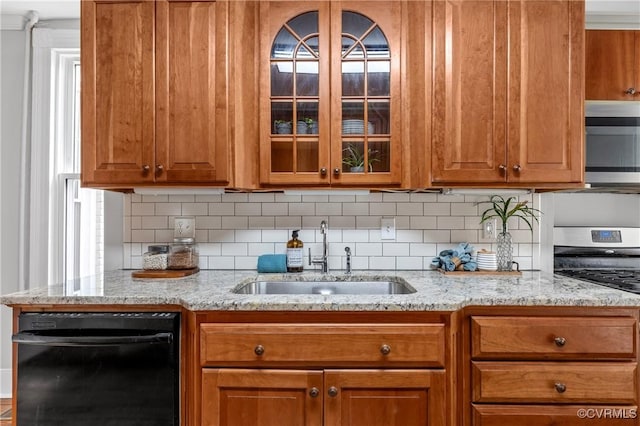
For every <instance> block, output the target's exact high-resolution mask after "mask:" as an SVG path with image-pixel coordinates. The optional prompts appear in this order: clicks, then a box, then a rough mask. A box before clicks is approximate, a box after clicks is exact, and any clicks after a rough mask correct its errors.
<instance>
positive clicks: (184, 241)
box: [169, 238, 199, 269]
mask: <svg viewBox="0 0 640 426" xmlns="http://www.w3.org/2000/svg"><path fill="white" fill-rule="evenodd" d="M198 260H199V259H198V246H197V245H196V242H195V239H193V238H174V239H173V244H171V247H170V251H169V269H192V268H197V267H198Z"/></svg>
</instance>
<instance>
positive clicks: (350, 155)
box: [342, 144, 380, 171]
mask: <svg viewBox="0 0 640 426" xmlns="http://www.w3.org/2000/svg"><path fill="white" fill-rule="evenodd" d="M342 153H343V154H342V163H343V164H345V165H346V166H349V167H352V168H355V167H363V168H364V161H365V158H364V150H363V149H360V148H358V147H357V146H355V145H353V144H347V146H346V147H345V148H344V149H343V150H342ZM377 161H380V159H379V158H378V151H377V150H375V149H371V148H369V149H367V168H368V169H369V171H373V163H375V162H377Z"/></svg>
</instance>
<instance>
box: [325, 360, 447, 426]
mask: <svg viewBox="0 0 640 426" xmlns="http://www.w3.org/2000/svg"><path fill="white" fill-rule="evenodd" d="M444 387H445V374H444V370H439V371H427V370H397V371H393V370H359V371H357V370H326V371H325V379H324V390H325V409H324V416H325V424H327V425H332V426H436V425H438V426H444V425H445V414H446V413H445V394H444ZM332 390H333V391H334V394H332V393H330V392H331V391H332ZM336 392H337V393H336ZM332 395H335V396H332Z"/></svg>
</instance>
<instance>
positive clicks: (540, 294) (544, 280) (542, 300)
mask: <svg viewBox="0 0 640 426" xmlns="http://www.w3.org/2000/svg"><path fill="white" fill-rule="evenodd" d="M319 277H322V275H321V274H319V273H315V272H304V273H302V274H258V273H256V272H255V271H200V272H199V273H197V274H195V275H192V276H189V277H185V278H179V279H134V278H132V277H131V271H128V270H123V271H110V272H105V273H104V274H103V275H97V276H91V277H87V278H82V279H77V280H72V281H69V282H67V283H66V284H58V285H53V286H49V287H41V288H34V289H31V290H27V291H23V292H17V293H13V294H9V295H5V296H2V297H0V303H1V304H4V305H59V304H69V305H86V306H87V307H90V306H91V305H105V304H110V305H123V307H126V305H178V306H183V307H185V308H187V309H189V310H192V311H207V310H226V311H251V310H255V311H258V310H261V311H262V310H266V311H274V310H287V311H454V310H457V309H460V308H463V307H465V306H471V305H475V306H479V305H511V306H640V295H635V294H632V293H628V292H623V291H619V290H614V289H610V288H607V287H604V286H599V285H595V284H591V283H587V282H584V281H579V280H575V279H572V278H567V277H562V276H559V275H554V274H550V273H545V272H538V271H525V272H523V274H522V276H498V275H478V276H473V275H464V276H452V275H444V274H441V273H439V272H437V271H367V272H360V271H358V272H354V273H353V274H352V277H354V279H361V280H367V279H371V278H373V277H387V278H390V277H391V278H393V277H398V278H400V279H403V280H405V281H406V282H407V283H408V284H409V285H410V286H412V287H413V288H415V289H416V292H415V293H412V294H398V295H320V294H313V295H243V294H234V293H232V292H231V290H232V289H233V288H234V287H236V286H238V285H241V284H243V283H247V282H249V281H251V280H255V279H259V280H268V279H271V280H287V279H289V280H291V279H295V280H298V279H301V280H305V281H309V280H313V279H317V278H319ZM341 277H342V278H344V274H343V272H342V271H338V272H331V273H329V274H328V275H327V276H325V278H330V279H332V278H337V279H340V278H341Z"/></svg>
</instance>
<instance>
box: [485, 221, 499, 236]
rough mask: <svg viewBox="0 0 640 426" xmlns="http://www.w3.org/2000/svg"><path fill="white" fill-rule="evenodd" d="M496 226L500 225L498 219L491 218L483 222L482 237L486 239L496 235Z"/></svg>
mask: <svg viewBox="0 0 640 426" xmlns="http://www.w3.org/2000/svg"><path fill="white" fill-rule="evenodd" d="M496 226H498V220H497V219H489V220H487V221H485V222H484V223H483V224H482V238H484V239H485V240H488V239H492V238H495V237H496Z"/></svg>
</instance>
